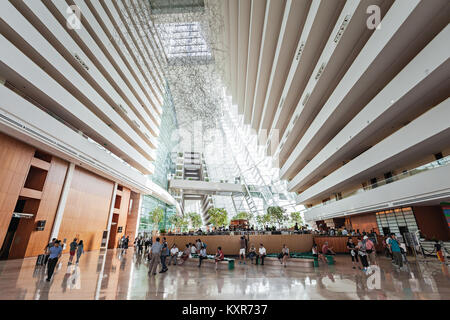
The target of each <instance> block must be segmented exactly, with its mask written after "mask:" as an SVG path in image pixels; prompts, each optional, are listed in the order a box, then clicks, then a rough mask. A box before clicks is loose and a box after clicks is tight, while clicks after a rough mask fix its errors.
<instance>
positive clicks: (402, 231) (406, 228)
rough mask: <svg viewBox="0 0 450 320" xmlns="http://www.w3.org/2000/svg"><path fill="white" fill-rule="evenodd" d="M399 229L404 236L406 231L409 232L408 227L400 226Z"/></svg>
mask: <svg viewBox="0 0 450 320" xmlns="http://www.w3.org/2000/svg"><path fill="white" fill-rule="evenodd" d="M398 231H400V234H401V235H402V237H403V234H404V233H408V232H409V231H408V227H406V226H405V227H398Z"/></svg>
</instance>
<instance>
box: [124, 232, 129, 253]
mask: <svg viewBox="0 0 450 320" xmlns="http://www.w3.org/2000/svg"><path fill="white" fill-rule="evenodd" d="M129 244H130V237H129V236H127V237H126V238H125V243H124V246H123V247H124V249H125V254H127V250H128V245H129Z"/></svg>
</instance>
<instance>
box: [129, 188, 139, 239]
mask: <svg viewBox="0 0 450 320" xmlns="http://www.w3.org/2000/svg"><path fill="white" fill-rule="evenodd" d="M140 197H141V195H140V194H139V193H136V192H131V194H130V200H133V204H132V207H131V211H130V214H129V215H128V219H127V227H126V230H125V235H126V236H129V237H130V239H133V241H134V239H135V238H136V227H137V224H138V223H139V221H138V215H139V200H140ZM130 205H131V203H130Z"/></svg>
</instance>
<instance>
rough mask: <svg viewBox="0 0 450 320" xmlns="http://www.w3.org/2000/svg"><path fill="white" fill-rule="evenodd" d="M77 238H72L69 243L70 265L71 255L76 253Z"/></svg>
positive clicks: (70, 262)
mask: <svg viewBox="0 0 450 320" xmlns="http://www.w3.org/2000/svg"><path fill="white" fill-rule="evenodd" d="M77 240H78V239H77V238H75V239H73V241H72V242H71V243H70V244H69V263H68V264H69V265H71V264H72V261H73V257H74V256H75V253H76V251H77V246H78V243H77Z"/></svg>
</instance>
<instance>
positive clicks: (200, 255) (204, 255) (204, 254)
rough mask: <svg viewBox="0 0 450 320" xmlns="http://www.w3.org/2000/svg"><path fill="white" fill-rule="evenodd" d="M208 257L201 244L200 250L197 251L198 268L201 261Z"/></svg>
mask: <svg viewBox="0 0 450 320" xmlns="http://www.w3.org/2000/svg"><path fill="white" fill-rule="evenodd" d="M205 259H208V256H207V255H206V248H205V247H203V246H202V248H201V249H200V252H199V253H198V267H199V268H200V267H201V266H202V261H203V260H205Z"/></svg>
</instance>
